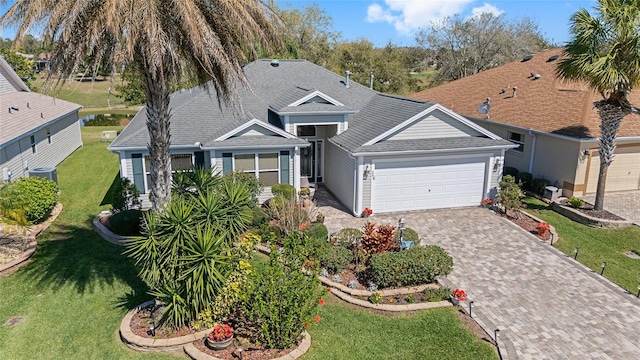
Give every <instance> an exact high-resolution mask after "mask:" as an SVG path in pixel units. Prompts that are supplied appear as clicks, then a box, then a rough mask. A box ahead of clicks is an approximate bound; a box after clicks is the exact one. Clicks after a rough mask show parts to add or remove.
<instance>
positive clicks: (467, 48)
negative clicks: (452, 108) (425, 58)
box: [416, 13, 549, 82]
mask: <svg viewBox="0 0 640 360" xmlns="http://www.w3.org/2000/svg"><path fill="white" fill-rule="evenodd" d="M416 42H417V43H418V44H419V45H420V46H423V47H425V48H427V49H431V50H433V51H435V53H436V62H437V68H438V79H437V80H438V82H446V81H452V80H456V79H461V78H463V77H465V76H469V75H473V74H476V73H478V72H480V71H484V70H487V69H490V68H493V67H496V66H499V65H502V64H505V63H507V62H510V61H513V60H515V59H518V58H521V57H522V56H524V55H527V54H531V53H535V52H538V51H540V50H542V49H544V48H546V47H548V46H549V44H548V43H547V41H546V40H545V39H544V38H543V37H542V35H541V34H540V31H539V30H538V25H537V24H535V23H534V22H533V21H531V20H530V19H528V18H525V19H522V20H520V21H514V22H509V21H507V20H506V19H505V18H504V17H503V16H496V15H493V14H490V13H483V14H481V15H479V16H474V17H471V18H466V19H465V18H462V17H460V16H454V17H449V18H446V19H444V20H443V21H442V22H439V23H437V24H435V23H434V24H433V25H431V26H430V27H424V28H421V29H420V30H419V31H418V33H417V35H416Z"/></svg>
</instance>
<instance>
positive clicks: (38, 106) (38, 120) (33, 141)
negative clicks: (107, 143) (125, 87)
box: [0, 56, 82, 181]
mask: <svg viewBox="0 0 640 360" xmlns="http://www.w3.org/2000/svg"><path fill="white" fill-rule="evenodd" d="M80 108H81V106H80V105H78V104H74V103H71V102H68V101H64V100H60V99H55V98H53V97H50V96H46V95H42V94H39V93H35V92H31V91H30V90H29V87H27V85H26V84H25V83H24V82H23V81H22V79H20V77H19V76H18V74H16V72H15V71H13V69H12V68H11V66H10V65H9V63H7V62H6V60H5V59H4V58H2V56H0V114H2V115H0V181H9V180H11V179H16V178H18V177H23V176H29V172H30V171H33V170H34V169H38V168H55V167H56V166H57V165H58V164H59V163H60V162H62V160H64V159H65V158H66V157H67V156H69V155H70V154H71V153H72V152H74V151H75V150H76V149H78V148H79V147H80V146H82V136H81V134H80V125H79V123H78V111H79V110H80Z"/></svg>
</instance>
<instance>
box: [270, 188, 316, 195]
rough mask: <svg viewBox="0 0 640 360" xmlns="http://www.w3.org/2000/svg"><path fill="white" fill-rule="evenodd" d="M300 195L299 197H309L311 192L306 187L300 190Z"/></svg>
mask: <svg viewBox="0 0 640 360" xmlns="http://www.w3.org/2000/svg"><path fill="white" fill-rule="evenodd" d="M271 192H273V189H271ZM300 195H301V196H309V195H311V190H310V189H309V188H308V187H303V188H300Z"/></svg>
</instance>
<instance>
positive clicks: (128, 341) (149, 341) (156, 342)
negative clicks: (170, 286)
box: [120, 300, 213, 352]
mask: <svg viewBox="0 0 640 360" xmlns="http://www.w3.org/2000/svg"><path fill="white" fill-rule="evenodd" d="M154 301H155V300H149V301H146V302H144V303H142V304H140V305H138V306H136V307H135V308H133V309H131V310H130V311H129V312H128V313H127V315H125V317H124V318H123V319H122V322H120V339H121V340H122V342H123V343H124V344H125V345H127V347H129V348H130V349H133V350H136V351H142V352H147V351H174V350H180V349H182V348H183V347H184V345H186V344H189V343H192V342H194V341H196V340H201V339H204V338H205V337H206V336H207V335H208V334H209V333H210V332H211V331H213V328H209V329H205V330H202V331H198V332H197V333H195V334H189V335H185V336H179V337H175V338H171V339H153V338H147V337H143V336H140V335H136V334H134V333H133V331H131V320H132V319H133V316H134V315H135V314H136V313H137V312H139V311H140V310H142V309H144V308H145V307H147V306H149V305H151V304H153V303H154Z"/></svg>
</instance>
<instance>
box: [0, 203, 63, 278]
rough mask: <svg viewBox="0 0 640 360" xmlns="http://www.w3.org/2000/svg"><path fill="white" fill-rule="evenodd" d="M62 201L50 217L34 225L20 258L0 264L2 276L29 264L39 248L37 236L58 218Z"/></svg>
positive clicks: (0, 274)
mask: <svg viewBox="0 0 640 360" xmlns="http://www.w3.org/2000/svg"><path fill="white" fill-rule="evenodd" d="M62 208H63V206H62V203H57V204H56V206H55V207H54V208H53V210H51V215H50V216H49V218H48V219H47V220H46V221H45V222H43V223H41V224H39V225H37V226H35V227H34V229H32V233H31V234H30V235H29V246H28V247H27V249H26V250H25V251H24V252H23V253H22V255H20V256H19V257H18V258H16V259H14V260H11V261H9V262H8V263H6V264H3V265H0V276H6V275H9V274H12V273H14V272H15V271H17V270H18V269H20V268H21V267H23V266H25V265H27V264H28V260H29V259H31V257H32V256H33V254H35V253H36V249H37V248H38V242H37V241H36V237H37V236H38V235H40V234H41V233H42V232H43V231H45V230H46V229H48V228H49V226H50V225H51V224H52V223H53V222H54V221H55V220H56V219H57V218H58V215H60V213H61V212H62Z"/></svg>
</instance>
